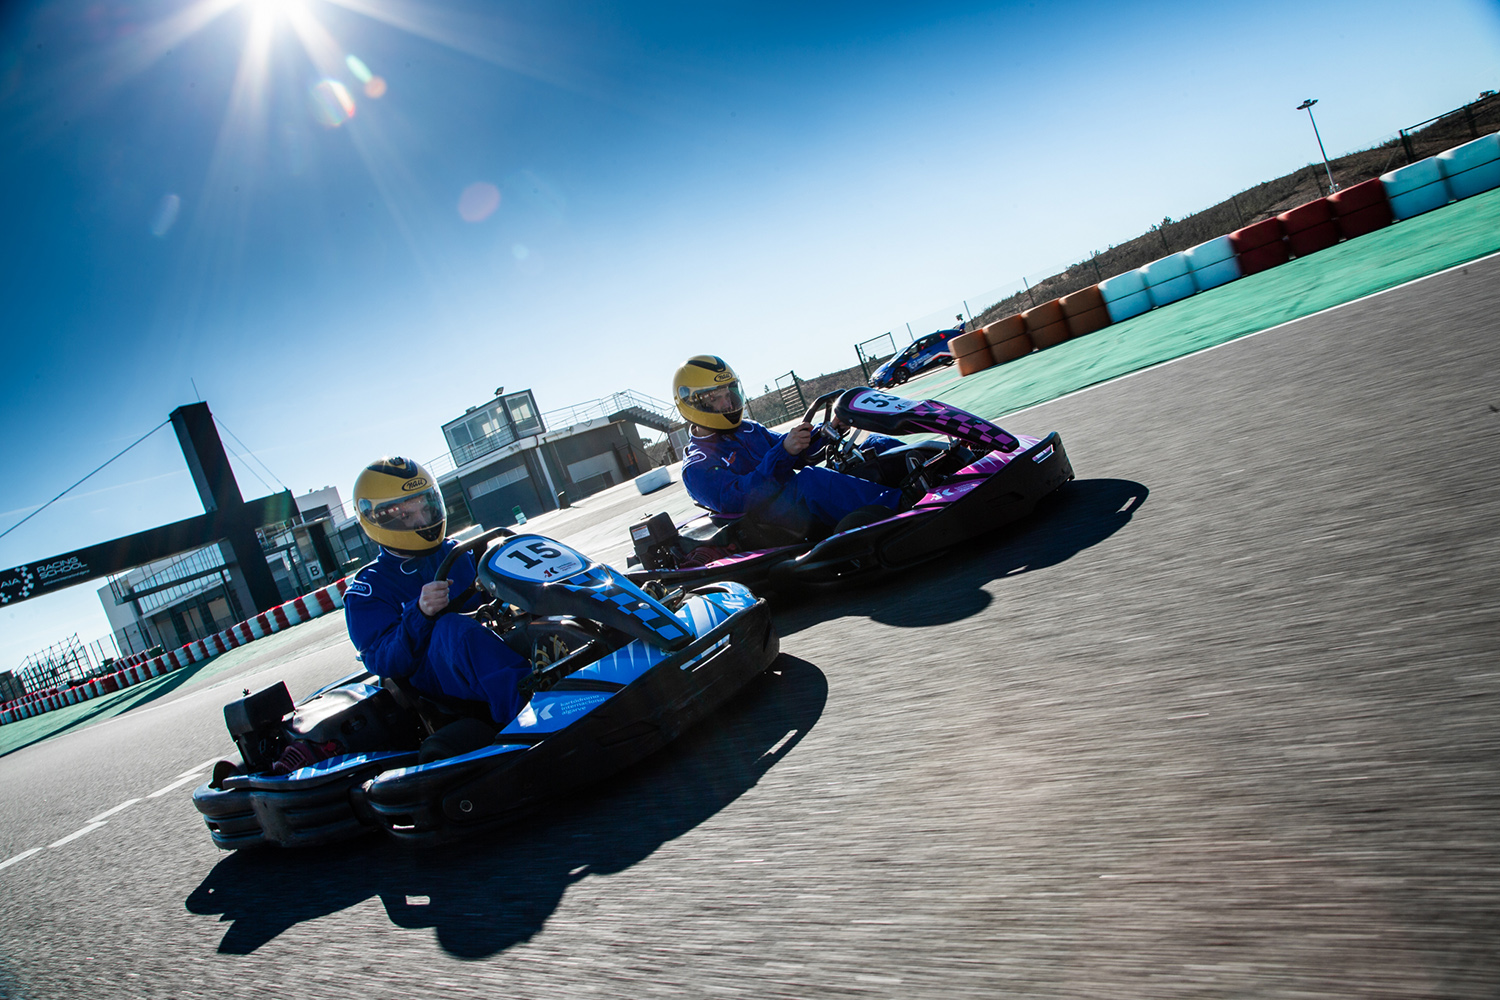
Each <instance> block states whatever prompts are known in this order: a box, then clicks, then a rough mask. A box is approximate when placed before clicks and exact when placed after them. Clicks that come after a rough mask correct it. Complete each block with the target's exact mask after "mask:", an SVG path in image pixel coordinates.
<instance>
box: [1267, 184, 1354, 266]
mask: <svg viewBox="0 0 1500 1000" xmlns="http://www.w3.org/2000/svg"><path fill="white" fill-rule="evenodd" d="M1276 218H1278V219H1280V220H1281V231H1282V232H1283V233H1285V234H1286V246H1287V249H1288V250H1290V251H1291V252H1292V254H1293V255H1294V256H1297V257H1306V256H1307V255H1308V254H1310V253H1317V252H1318V251H1319V250H1327V249H1328V248H1329V247H1331V246H1333V245H1334V244H1336V243H1337V242H1338V241H1339V226H1338V223H1337V222H1335V221H1334V220H1333V206H1331V205H1329V204H1328V199H1327V198H1319V199H1317V200H1316V201H1310V202H1308V203H1307V204H1305V205H1298V206H1297V207H1296V208H1292V209H1288V210H1287V211H1285V212H1282V213H1281V214H1280V215H1278V216H1276Z"/></svg>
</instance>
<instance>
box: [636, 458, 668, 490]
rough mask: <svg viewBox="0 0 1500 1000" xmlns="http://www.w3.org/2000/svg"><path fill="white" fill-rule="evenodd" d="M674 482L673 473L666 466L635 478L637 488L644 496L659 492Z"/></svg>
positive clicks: (660, 466)
mask: <svg viewBox="0 0 1500 1000" xmlns="http://www.w3.org/2000/svg"><path fill="white" fill-rule="evenodd" d="M671 481H672V472H671V470H670V469H668V468H667V467H666V466H665V465H658V466H657V467H656V468H654V469H652V470H651V471H650V472H643V473H641V474H640V475H639V476H636V477H635V488H636V489H638V490H640V491H641V493H642V494H646V493H650V492H652V491H653V490H659V489H661V488H662V487H663V486H665V485H667V484H668V483H670V482H671Z"/></svg>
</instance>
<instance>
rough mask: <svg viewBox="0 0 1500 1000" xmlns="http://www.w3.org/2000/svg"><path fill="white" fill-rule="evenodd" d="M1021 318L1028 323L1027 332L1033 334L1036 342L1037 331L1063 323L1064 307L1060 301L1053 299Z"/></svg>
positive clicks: (1027, 311)
mask: <svg viewBox="0 0 1500 1000" xmlns="http://www.w3.org/2000/svg"><path fill="white" fill-rule="evenodd" d="M1021 318H1022V319H1024V320H1025V321H1026V332H1027V333H1029V334H1032V335H1033V336H1032V339H1033V340H1035V339H1036V337H1035V334H1036V331H1038V330H1040V329H1042V328H1043V327H1046V326H1051V325H1052V324H1054V323H1061V322H1062V321H1063V311H1062V305H1061V304H1060V302H1059V300H1057V299H1052V300H1051V301H1048V302H1043V303H1042V304H1041V305H1039V306H1037V307H1035V308H1034V309H1028V310H1026V311H1025V312H1023V313H1022V314H1021Z"/></svg>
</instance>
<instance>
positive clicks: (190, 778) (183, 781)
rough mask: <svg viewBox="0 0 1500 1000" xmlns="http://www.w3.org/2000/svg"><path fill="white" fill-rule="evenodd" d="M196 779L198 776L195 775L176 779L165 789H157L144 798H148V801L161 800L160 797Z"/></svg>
mask: <svg viewBox="0 0 1500 1000" xmlns="http://www.w3.org/2000/svg"><path fill="white" fill-rule="evenodd" d="M197 779H198V775H196V774H190V775H188V776H187V777H186V778H178V779H177V780H176V781H174V782H172V783H171V784H170V785H168V786H166V787H165V788H158V789H157V790H156V791H154V792H152V793H151V794H150V795H148V796H146V798H148V799H157V798H161V796H163V795H165V794H167V793H168V792H170V791H171V790H172V789H174V788H179V787H181V786H182V785H185V784H187V783H188V782H190V781H196V780H197Z"/></svg>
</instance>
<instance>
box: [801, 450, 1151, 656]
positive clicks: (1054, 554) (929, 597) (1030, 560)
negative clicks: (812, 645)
mask: <svg viewBox="0 0 1500 1000" xmlns="http://www.w3.org/2000/svg"><path fill="white" fill-rule="evenodd" d="M1150 492H1151V491H1150V490H1148V489H1147V488H1146V487H1145V486H1143V485H1141V484H1140V483H1137V482H1132V481H1130V480H1128V479H1077V480H1074V481H1072V482H1070V483H1067V484H1065V485H1063V486H1062V487H1060V488H1059V489H1058V491H1057V492H1056V493H1055V494H1054V495H1053V496H1051V497H1049V498H1048V499H1047V500H1046V501H1044V502H1043V503H1042V504H1040V505H1038V507H1037V509H1036V510H1035V511H1034V512H1033V513H1032V514H1030V515H1029V516H1027V517H1025V518H1022V519H1021V520H1020V521H1017V522H1016V523H1015V524H1012V525H1008V526H1007V527H1005V528H1004V529H1002V530H1001V531H998V532H996V533H994V534H992V535H989V536H987V537H982V538H977V539H973V540H971V541H969V542H966V543H964V545H962V546H960V547H958V548H957V549H953V550H950V551H949V552H947V553H945V554H943V555H941V556H939V557H938V558H936V559H933V560H931V561H930V562H927V563H923V564H922V565H920V566H917V567H915V568H913V569H911V570H909V571H907V572H906V573H904V574H903V575H902V576H901V577H899V579H894V578H890V579H886V580H883V581H879V582H877V583H875V584H873V585H872V586H870V587H867V588H860V589H858V590H855V591H853V592H850V593H845V594H843V595H841V596H839V597H837V598H833V599H831V600H830V599H829V598H826V597H822V596H821V595H819V596H818V597H817V598H815V599H814V600H810V601H809V600H806V599H805V596H794V597H792V598H791V599H789V600H787V599H783V600H781V601H778V602H777V603H776V604H775V605H774V609H775V613H776V618H775V620H776V631H777V632H778V633H779V634H780V635H781V636H782V638H783V639H784V638H785V637H787V636H789V635H794V634H796V633H797V632H800V631H802V630H803V629H804V628H808V627H810V626H812V625H814V624H816V623H818V622H820V621H825V620H826V619H828V618H829V617H830V616H837V615H841V614H846V613H850V610H851V606H854V607H858V608H859V612H860V613H864V614H867V615H868V616H869V617H870V618H871V619H872V620H874V621H878V622H881V623H882V624H885V625H894V626H897V627H899V628H915V627H919V626H926V625H948V624H952V623H953V622H957V621H962V620H963V619H965V618H969V617H972V616H973V615H976V614H979V613H980V612H981V611H983V610H984V609H985V608H986V607H988V606H989V604H990V601H991V599H992V598H991V596H990V593H989V591H987V590H985V585H986V584H988V583H991V582H993V581H995V580H998V579H1000V578H1001V577H1007V576H1017V575H1020V574H1022V573H1027V572H1031V571H1034V570H1039V569H1045V568H1046V567H1048V566H1055V565H1057V564H1058V563H1061V562H1064V561H1066V560H1068V559H1071V558H1072V557H1073V556H1075V555H1077V554H1078V553H1079V552H1082V551H1083V550H1084V549H1087V548H1089V547H1091V546H1094V545H1097V544H1099V543H1100V542H1102V541H1104V540H1105V539H1106V538H1108V537H1109V536H1110V535H1113V534H1114V533H1115V532H1117V531H1119V530H1120V529H1121V528H1123V527H1124V526H1125V525H1126V524H1127V523H1128V522H1129V521H1130V519H1131V517H1132V516H1133V515H1134V514H1135V512H1136V511H1137V510H1139V509H1140V508H1141V505H1142V504H1144V503H1145V502H1146V498H1147V497H1148V496H1149V495H1150Z"/></svg>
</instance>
